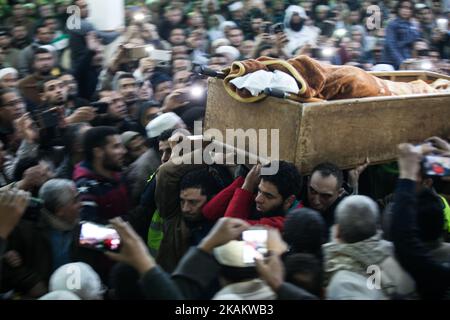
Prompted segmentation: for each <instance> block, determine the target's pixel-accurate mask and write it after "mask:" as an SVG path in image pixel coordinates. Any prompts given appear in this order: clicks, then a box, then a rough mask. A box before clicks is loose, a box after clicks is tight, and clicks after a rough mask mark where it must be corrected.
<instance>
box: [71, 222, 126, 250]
mask: <svg viewBox="0 0 450 320" xmlns="http://www.w3.org/2000/svg"><path fill="white" fill-rule="evenodd" d="M120 242H121V241H120V236H119V234H118V233H117V231H116V229H114V228H112V227H110V226H105V225H100V224H96V223H93V222H89V221H83V222H81V231H80V238H79V245H80V246H82V247H85V248H89V249H93V250H99V251H119V249H120Z"/></svg>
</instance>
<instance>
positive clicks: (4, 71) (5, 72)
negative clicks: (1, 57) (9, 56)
mask: <svg viewBox="0 0 450 320" xmlns="http://www.w3.org/2000/svg"><path fill="white" fill-rule="evenodd" d="M8 74H15V75H16V76H17V75H18V74H19V72H17V70H16V69H14V68H4V69H0V80H2V79H3V78H4V77H5V76H6V75H8Z"/></svg>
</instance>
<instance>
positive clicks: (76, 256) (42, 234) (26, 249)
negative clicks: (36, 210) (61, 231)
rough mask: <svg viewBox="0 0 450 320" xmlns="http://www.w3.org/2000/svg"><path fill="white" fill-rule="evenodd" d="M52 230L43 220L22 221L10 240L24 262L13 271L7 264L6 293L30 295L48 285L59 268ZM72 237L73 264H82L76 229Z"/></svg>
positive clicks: (9, 248) (3, 289)
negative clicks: (34, 288)
mask: <svg viewBox="0 0 450 320" xmlns="http://www.w3.org/2000/svg"><path fill="white" fill-rule="evenodd" d="M52 230H54V229H52V227H51V226H50V224H49V223H48V221H47V220H46V219H45V217H44V216H42V217H41V218H40V219H39V220H38V221H37V222H31V221H26V220H22V221H21V222H20V223H19V224H18V226H17V227H16V229H15V230H14V231H13V232H12V234H11V235H10V236H9V238H8V243H7V249H6V250H8V251H9V250H14V251H17V252H18V253H19V254H20V256H21V258H22V261H23V262H22V266H20V267H18V268H12V267H10V266H9V265H8V264H7V263H6V262H4V261H3V263H2V264H3V270H2V276H1V278H2V279H3V282H2V292H5V291H9V290H11V289H15V290H16V291H18V292H22V293H26V292H27V291H29V290H30V289H31V288H33V286H35V285H36V284H37V283H39V282H41V281H42V282H43V283H44V284H45V285H47V284H48V281H49V278H50V276H51V274H52V273H53V271H54V269H55V267H57V266H55V265H54V257H53V253H52V244H51V232H52ZM65 232H66V233H68V235H69V238H70V237H71V238H72V242H71V244H70V256H71V261H79V260H82V259H80V252H79V251H78V247H77V244H78V235H79V229H78V227H75V228H74V229H73V230H71V231H65Z"/></svg>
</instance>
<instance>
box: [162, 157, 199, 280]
mask: <svg viewBox="0 0 450 320" xmlns="http://www.w3.org/2000/svg"><path fill="white" fill-rule="evenodd" d="M197 152H201V150H200V151H197ZM192 160H193V159H192ZM191 163H194V162H193V161H192V162H191ZM201 168H202V166H201V165H187V164H183V165H175V164H174V163H173V162H172V161H169V162H167V163H165V164H163V165H162V166H160V167H159V168H158V171H157V176H156V191H155V201H156V206H157V208H158V210H159V213H160V216H161V218H162V219H163V220H164V225H163V233H164V237H163V239H162V241H161V246H160V248H159V252H158V256H157V257H156V259H157V262H158V264H159V265H161V267H162V268H163V269H164V270H166V271H167V272H171V271H173V270H174V269H175V267H176V265H177V264H178V262H179V261H180V259H181V258H182V257H183V255H184V254H185V253H186V252H187V250H188V249H189V236H190V235H189V229H188V227H187V226H186V223H185V222H184V219H183V216H182V214H181V208H180V198H179V196H180V195H179V182H180V180H181V178H182V177H183V176H184V175H185V174H186V173H187V172H189V171H191V170H194V169H201Z"/></svg>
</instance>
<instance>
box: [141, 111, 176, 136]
mask: <svg viewBox="0 0 450 320" xmlns="http://www.w3.org/2000/svg"><path fill="white" fill-rule="evenodd" d="M182 124H183V120H181V118H180V117H179V116H177V115H176V114H175V113H173V112H167V113H163V114H162V115H160V116H158V117H156V118H155V119H153V120H152V121H150V122H149V124H148V125H147V127H145V129H146V130H147V136H148V137H149V138H156V137H159V136H160V135H161V133H163V132H164V131H166V130H169V129H174V128H176V127H177V126H179V125H182Z"/></svg>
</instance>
